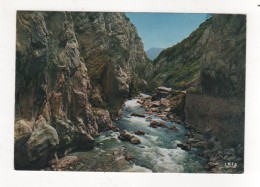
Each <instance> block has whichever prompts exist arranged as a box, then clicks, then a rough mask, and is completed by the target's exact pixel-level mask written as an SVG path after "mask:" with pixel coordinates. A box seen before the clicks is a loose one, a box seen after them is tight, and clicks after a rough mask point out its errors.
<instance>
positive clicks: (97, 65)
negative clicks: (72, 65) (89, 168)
mask: <svg viewBox="0 0 260 187" xmlns="http://www.w3.org/2000/svg"><path fill="white" fill-rule="evenodd" d="M72 16H73V20H74V24H75V31H76V36H77V39H78V41H79V45H80V48H79V50H80V53H81V55H82V57H83V59H84V61H85V63H86V66H87V68H88V71H89V77H90V79H91V81H92V82H93V83H95V84H93V86H94V87H97V88H98V89H99V91H100V92H101V93H102V99H103V100H104V101H105V102H106V103H107V104H108V106H109V110H110V112H111V113H112V115H113V116H112V117H115V118H116V117H117V115H118V111H119V109H120V108H121V107H122V104H123V102H124V100H125V99H126V98H127V97H128V96H132V95H133V94H135V92H136V91H137V90H140V89H142V90H144V88H145V87H146V85H147V82H146V80H145V79H144V78H145V77H146V72H148V71H146V70H145V69H146V68H149V67H150V66H151V64H150V63H147V56H146V54H145V51H144V47H143V43H142V41H141V39H140V37H139V36H138V34H137V31H136V29H135V27H134V25H133V24H132V23H131V22H130V21H129V19H128V18H127V17H126V16H125V15H124V14H123V13H73V14H72Z"/></svg>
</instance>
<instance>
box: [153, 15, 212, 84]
mask: <svg viewBox="0 0 260 187" xmlns="http://www.w3.org/2000/svg"><path fill="white" fill-rule="evenodd" d="M211 23H212V19H208V20H207V21H205V22H204V23H202V24H201V25H200V27H199V28H198V29H197V30H195V31H193V32H192V33H191V34H190V36H189V37H187V38H186V39H184V40H183V41H181V42H180V43H178V44H176V45H174V46H172V47H170V48H167V49H165V50H163V51H162V52H161V53H160V54H159V56H158V57H157V58H156V59H155V60H154V67H153V71H154V72H153V75H152V82H151V87H156V86H161V85H164V86H167V87H172V88H174V89H187V88H189V87H191V86H197V85H198V84H199V83H200V69H201V61H202V55H203V53H204V46H205V44H206V42H207V41H206V39H205V37H208V35H209V27H210V25H211Z"/></svg>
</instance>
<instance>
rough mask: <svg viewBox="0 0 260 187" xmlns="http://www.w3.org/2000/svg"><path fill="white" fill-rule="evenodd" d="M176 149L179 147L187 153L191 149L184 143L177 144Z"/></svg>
mask: <svg viewBox="0 0 260 187" xmlns="http://www.w3.org/2000/svg"><path fill="white" fill-rule="evenodd" d="M177 147H180V148H181V149H182V150H184V151H189V150H190V149H191V147H190V145H188V144H185V143H178V144H177Z"/></svg>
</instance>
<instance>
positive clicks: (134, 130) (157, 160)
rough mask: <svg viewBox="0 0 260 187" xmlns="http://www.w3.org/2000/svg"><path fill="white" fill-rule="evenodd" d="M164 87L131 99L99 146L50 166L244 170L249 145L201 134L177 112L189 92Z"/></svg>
mask: <svg viewBox="0 0 260 187" xmlns="http://www.w3.org/2000/svg"><path fill="white" fill-rule="evenodd" d="M162 90H163V88H159V89H158V90H157V92H156V94H155V95H153V96H149V95H145V94H140V95H139V96H138V97H136V98H134V99H131V100H127V101H126V102H125V106H124V108H123V114H122V118H121V119H120V120H118V121H116V122H115V123H114V125H115V128H114V129H113V130H110V131H107V132H103V133H101V134H100V136H99V137H98V138H97V139H96V143H95V148H94V149H93V150H89V151H84V152H74V153H71V154H69V155H67V156H66V157H64V158H62V159H60V160H52V161H51V162H50V166H49V167H48V168H46V170H56V171H60V170H72V171H75V170H77V171H107V172H108V171H116V172H119V171H120V172H124V171H126V172H186V173H190V172H196V173H205V172H212V173H225V172H227V173H230V172H232V173H240V172H241V171H242V170H243V162H242V161H243V160H242V155H243V147H242V146H241V145H238V146H237V147H234V148H224V147H222V145H221V142H220V141H218V140H217V139H216V138H214V137H207V136H206V135H203V134H200V133H199V132H198V131H196V129H194V128H192V127H191V126H190V125H189V124H188V123H186V122H185V121H183V120H182V119H183V118H182V117H181V116H178V115H176V113H178V111H177V110H176V108H178V107H179V108H181V107H180V106H179V105H180V104H181V103H182V101H180V98H185V92H180V91H178V92H176V91H172V90H168V91H167V92H168V93H167V94H166V93H164V95H162V94H161V93H160V92H161V91H162ZM163 92H165V90H164V91H163ZM176 97H177V98H179V99H176ZM174 101H175V102H174ZM174 109H175V110H174ZM173 111H175V113H173ZM179 113H180V112H179Z"/></svg>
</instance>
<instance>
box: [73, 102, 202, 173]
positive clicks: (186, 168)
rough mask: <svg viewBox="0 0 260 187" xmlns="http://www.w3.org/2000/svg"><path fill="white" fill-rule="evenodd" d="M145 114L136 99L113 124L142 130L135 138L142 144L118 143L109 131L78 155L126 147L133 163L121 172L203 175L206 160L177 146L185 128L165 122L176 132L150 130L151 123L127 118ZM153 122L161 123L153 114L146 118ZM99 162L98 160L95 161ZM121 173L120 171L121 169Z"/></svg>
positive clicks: (183, 137)
mask: <svg viewBox="0 0 260 187" xmlns="http://www.w3.org/2000/svg"><path fill="white" fill-rule="evenodd" d="M133 112H135V113H140V114H144V113H145V110H144V108H142V106H141V105H140V104H138V103H137V99H133V100H128V101H126V102H125V107H124V109H123V117H122V119H120V120H119V121H117V122H115V126H117V127H118V128H119V129H121V130H127V131H128V132H131V133H133V132H134V131H137V130H143V131H144V132H145V135H142V136H138V137H139V138H140V140H141V144H139V145H133V144H131V143H129V142H123V141H120V140H118V138H117V137H118V136H119V133H115V132H112V131H108V132H104V133H101V135H100V137H99V138H98V139H97V140H96V142H97V146H96V148H95V149H94V150H92V151H88V152H84V153H81V154H78V155H81V156H83V157H91V156H94V155H97V154H98V153H99V152H108V151H109V150H111V149H113V148H116V147H122V146H123V147H125V148H126V149H127V150H128V152H129V153H130V154H131V155H132V156H133V157H134V160H133V161H132V164H130V166H128V167H126V168H124V169H123V170H122V171H129V172H130V171H131V172H135V171H136V172H176V173H177V172H185V173H189V172H205V170H204V165H205V159H204V158H202V157H199V156H198V152H199V150H197V149H194V148H192V149H191V150H190V151H184V150H182V149H180V148H179V147H177V144H176V143H177V142H183V141H184V140H185V136H184V134H185V132H186V129H185V128H184V127H183V126H181V125H178V124H176V123H174V122H166V121H164V122H165V123H166V125H167V126H168V127H171V126H176V127H177V128H178V131H177V132H175V131H172V130H170V129H167V128H156V129H154V128H151V127H149V124H150V121H147V120H146V119H145V118H141V117H135V116H130V114H131V113H133ZM146 116H150V117H151V118H152V120H157V121H163V120H161V119H160V118H159V117H156V116H154V115H148V114H146ZM105 159H106V158H105ZM96 162H97V163H98V160H97V161H96ZM120 171H121V170H120Z"/></svg>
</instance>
